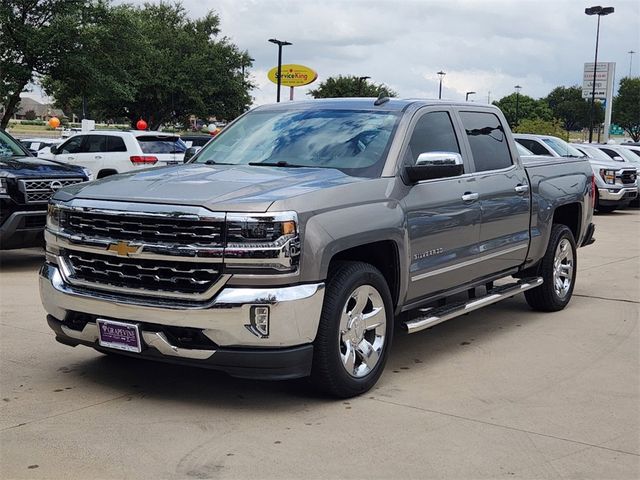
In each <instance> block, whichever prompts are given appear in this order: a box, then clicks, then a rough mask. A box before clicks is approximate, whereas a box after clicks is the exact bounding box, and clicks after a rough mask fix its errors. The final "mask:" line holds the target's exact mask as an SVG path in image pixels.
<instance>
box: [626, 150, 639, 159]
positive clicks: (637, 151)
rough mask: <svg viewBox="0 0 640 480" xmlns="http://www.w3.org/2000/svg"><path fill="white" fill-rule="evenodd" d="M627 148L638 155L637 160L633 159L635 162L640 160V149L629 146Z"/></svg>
mask: <svg viewBox="0 0 640 480" xmlns="http://www.w3.org/2000/svg"><path fill="white" fill-rule="evenodd" d="M627 150H629V151H630V152H631V153H633V154H634V155H635V156H636V157H635V160H632V161H633V162H640V150H636V149H635V148H628V149H627Z"/></svg>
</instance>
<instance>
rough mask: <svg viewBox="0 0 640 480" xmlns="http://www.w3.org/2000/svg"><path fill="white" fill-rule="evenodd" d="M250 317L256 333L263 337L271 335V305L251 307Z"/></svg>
mask: <svg viewBox="0 0 640 480" xmlns="http://www.w3.org/2000/svg"><path fill="white" fill-rule="evenodd" d="M250 319H251V327H252V331H253V333H254V334H256V335H257V336H259V337H261V338H266V337H268V336H269V307H262V306H254V307H251V313H250Z"/></svg>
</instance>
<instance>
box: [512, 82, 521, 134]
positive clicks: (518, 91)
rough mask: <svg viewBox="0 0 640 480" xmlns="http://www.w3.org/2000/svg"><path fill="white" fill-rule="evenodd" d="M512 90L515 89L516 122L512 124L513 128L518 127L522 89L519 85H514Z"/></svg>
mask: <svg viewBox="0 0 640 480" xmlns="http://www.w3.org/2000/svg"><path fill="white" fill-rule="evenodd" d="M513 88H515V89H516V121H515V123H514V126H515V127H517V126H518V115H519V111H520V89H521V88H522V87H521V86H520V85H516V86H515V87H513Z"/></svg>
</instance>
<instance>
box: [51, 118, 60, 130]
mask: <svg viewBox="0 0 640 480" xmlns="http://www.w3.org/2000/svg"><path fill="white" fill-rule="evenodd" d="M49 126H50V127H51V128H58V127H59V126H60V120H59V119H58V117H51V118H50V119H49Z"/></svg>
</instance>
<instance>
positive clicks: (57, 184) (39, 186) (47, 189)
mask: <svg viewBox="0 0 640 480" xmlns="http://www.w3.org/2000/svg"><path fill="white" fill-rule="evenodd" d="M83 181H84V179H82V178H47V179H37V180H19V181H18V182H19V183H18V188H19V189H20V190H21V191H22V193H24V200H25V202H26V203H46V202H48V201H49V199H50V198H51V197H52V196H53V194H54V193H56V192H57V191H58V190H59V189H61V188H63V187H68V186H69V185H73V184H75V183H80V182H83Z"/></svg>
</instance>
